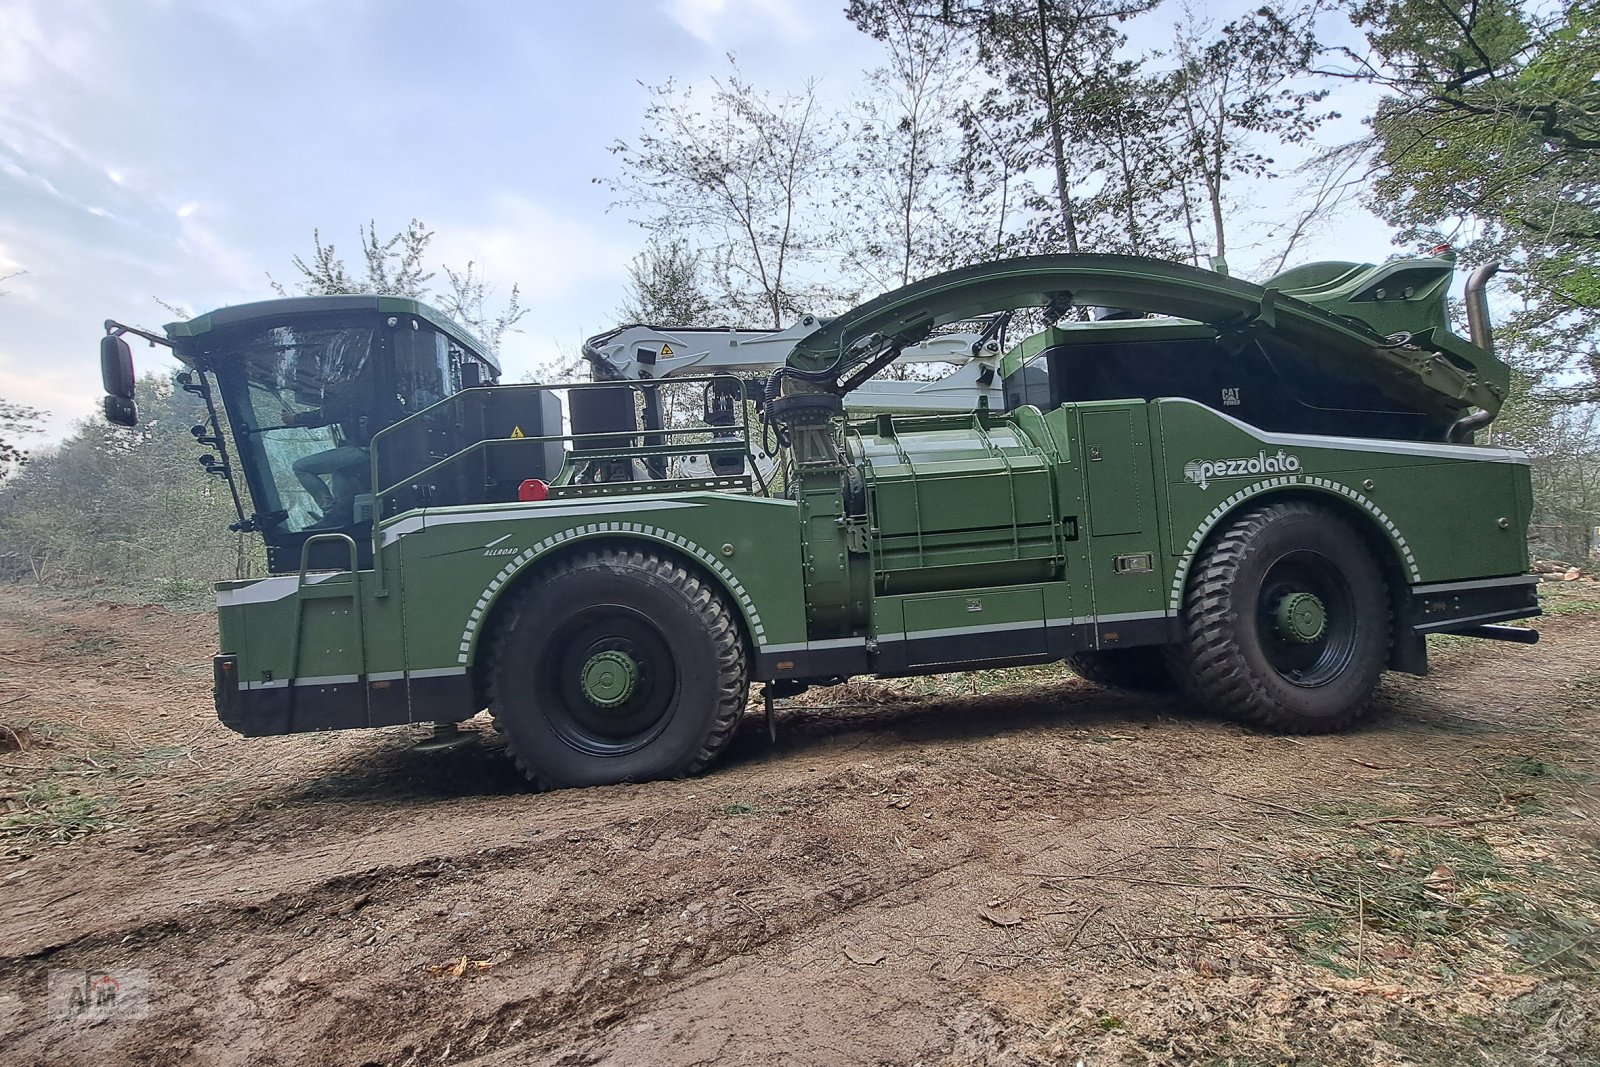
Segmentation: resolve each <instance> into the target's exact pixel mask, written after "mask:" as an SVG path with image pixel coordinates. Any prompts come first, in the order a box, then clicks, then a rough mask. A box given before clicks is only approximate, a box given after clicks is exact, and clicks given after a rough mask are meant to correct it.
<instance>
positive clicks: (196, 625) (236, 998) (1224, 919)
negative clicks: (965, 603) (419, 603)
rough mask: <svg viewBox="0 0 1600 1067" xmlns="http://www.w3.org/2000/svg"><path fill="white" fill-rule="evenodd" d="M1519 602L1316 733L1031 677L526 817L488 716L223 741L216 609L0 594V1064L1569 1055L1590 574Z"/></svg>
mask: <svg viewBox="0 0 1600 1067" xmlns="http://www.w3.org/2000/svg"><path fill="white" fill-rule="evenodd" d="M1555 592H1556V593H1557V594H1558V595H1557V598H1556V599H1554V600H1553V601H1552V602H1551V603H1550V605H1549V606H1551V607H1552V608H1554V609H1555V610H1556V612H1557V613H1555V614H1552V615H1551V616H1550V617H1547V618H1545V619H1543V620H1541V621H1540V629H1541V630H1542V631H1543V633H1544V635H1545V639H1544V641H1543V642H1541V643H1540V644H1539V645H1538V646H1536V647H1526V646H1520V645H1504V644H1490V643H1476V642H1469V641H1465V640H1462V639H1453V640H1446V641H1441V642H1440V643H1439V644H1438V645H1437V646H1436V647H1435V649H1434V654H1435V671H1434V674H1433V675H1432V676H1431V677H1429V678H1427V679H1416V678H1409V677H1400V676H1393V677H1391V678H1390V680H1388V681H1387V682H1386V683H1385V687H1384V691H1383V695H1382V699H1381V706H1380V709H1379V711H1378V714H1376V715H1375V716H1374V717H1373V719H1372V720H1371V721H1370V723H1368V724H1367V725H1365V726H1364V727H1363V728H1361V729H1359V730H1357V731H1356V732H1354V733H1350V734H1346V735H1343V736H1335V737H1313V738H1294V739H1289V738H1281V737H1271V736H1264V735H1261V734H1257V733H1253V732H1251V731H1248V730H1245V729H1242V728H1240V727H1237V726H1234V725H1232V724H1228V723H1224V722H1218V721H1214V720H1210V719H1206V718H1203V717H1197V716H1194V715H1190V714H1186V713H1185V709H1184V708H1183V707H1181V706H1180V705H1179V704H1177V703H1176V702H1174V701H1171V700H1163V699H1152V698H1146V697H1134V696H1130V695H1125V694H1120V693H1116V692H1112V691H1108V690H1102V689H1097V688H1095V687H1093V686H1091V685H1089V684H1087V683H1085V682H1081V681H1079V680H1077V679H1075V678H1073V677H1072V676H1071V675H1070V674H1068V673H1067V672H1065V671H1064V670H1062V669H1059V668H1049V669H1038V670H1029V671H1013V672H1008V673H993V674H990V673H982V674H969V675H960V676H955V677H952V678H948V679H943V680H938V681H933V680H923V681H912V682H903V683H893V684H868V685H852V686H846V687H840V688H836V689H831V690H820V691H816V692H813V693H810V694H807V695H806V696H805V697H802V698H799V699H798V700H796V701H791V702H787V703H786V704H785V705H784V706H783V707H782V710H780V713H779V722H778V729H779V739H778V742H777V744H776V745H772V744H770V743H769V741H768V738H767V732H766V727H765V724H764V722H763V721H762V719H761V717H760V716H759V715H757V714H751V715H750V716H749V717H748V718H747V719H746V721H745V723H744V724H743V726H742V728H741V730H740V732H739V735H738V737H737V738H736V740H735V742H734V746H733V749H732V751H731V753H730V754H729V757H728V758H727V759H725V760H724V761H723V762H722V763H721V764H720V765H719V766H718V767H716V768H715V769H714V770H713V771H712V773H710V774H708V775H706V776H705V777H703V778H699V779H694V780H690V781H681V782H667V783H655V784H650V785H643V786H622V787H612V788H604V789H591V790H581V791H570V792H564V793H555V794H546V795H539V794H534V793H531V792H528V791H527V790H526V789H525V788H524V787H523V786H522V785H521V784H520V782H519V781H518V779H517V778H516V776H515V775H514V773H513V771H512V770H511V768H510V767H509V765H508V763H507V761H506V760H505V759H504V756H503V753H502V752H501V751H500V750H499V749H498V748H497V747H496V745H495V742H494V736H495V735H494V733H493V731H492V730H491V728H490V727H489V725H488V723H487V722H486V721H483V720H481V719H480V720H474V721H473V722H472V723H470V724H468V725H469V727H471V728H472V729H473V730H474V731H475V735H474V738H473V740H472V743H471V744H469V745H467V746H466V747H464V748H461V749H457V750H455V751H452V752H449V753H446V754H433V755H427V754H423V753H419V752H416V751H413V750H411V748H410V746H411V744H412V743H413V742H415V741H416V740H417V739H418V737H419V733H418V732H417V731H415V730H411V729H407V728H402V729H397V730H389V731H377V732H361V733H348V734H342V735H321V736H309V737H299V738H274V739H265V740H246V739H242V738H239V737H236V736H234V735H233V734H231V733H229V732H228V731H227V730H225V729H223V728H222V727H221V726H220V725H219V724H218V723H217V722H216V719H215V716H214V713H213V711H212V709H211V706H210V656H211V654H212V651H213V646H214V636H213V633H212V628H211V627H212V620H211V619H210V617H209V616H205V615H174V614H170V613H168V612H167V611H166V610H164V609H161V608H156V607H144V606H137V605H126V604H122V605H114V604H103V603H94V602H90V601H87V600H81V599H64V598H43V597H40V596H38V595H33V594H26V593H24V592H21V591H19V590H17V589H16V588H0V724H4V728H0V801H3V804H0V1063H3V1064H35V1063H38V1064H54V1063H94V1064H168V1063H174V1064H175V1063H185V1064H187V1063H207V1064H210V1063H216V1064H323V1063H326V1064H442V1063H478V1064H524V1063H531V1064H601V1063H604V1064H649V1065H688V1064H703V1063H735V1064H740V1063H759V1064H776V1063H785V1064H788V1063H799V1064H994V1065H1001V1064H1006V1065H1010V1064H1065V1065H1073V1064H1080V1063H1081V1064H1085V1065H1088V1067H1097V1065H1109V1064H1146V1063H1149V1064H1167V1063H1178V1064H1217V1065H1223V1064H1228V1065H1246V1064H1251V1065H1254V1064H1282V1063H1294V1064H1327V1065H1333V1064H1352V1065H1353V1064H1452V1065H1453V1064H1477V1063H1481V1064H1497V1065H1498V1064H1528V1065H1534V1064H1540V1065H1543V1064H1594V1063H1600V979H1597V975H1600V789H1597V786H1596V782H1597V780H1600V779H1597V775H1600V766H1597V764H1596V757H1597V753H1600V748H1597V738H1600V729H1597V725H1596V721H1595V711H1596V707H1597V699H1600V655H1597V652H1600V587H1597V586H1595V585H1592V584H1587V583H1580V584H1579V586H1577V587H1569V586H1563V587H1560V588H1558V589H1557V590H1555ZM102 975H105V976H109V977H110V978H112V979H113V980H115V981H116V982H118V983H119V985H118V986H117V987H116V988H117V989H118V990H119V996H118V999H117V1000H115V1001H111V1002H109V1003H101V1002H97V1001H95V999H94V997H93V996H92V995H90V994H92V993H94V992H96V991H99V990H101V989H103V988H104V983H99V982H97V981H96V980H97V979H98V978H99V977H100V976H102ZM75 990H76V991H77V994H76V995H75V994H74V991H75ZM86 998H87V999H86ZM85 1004H87V1005H88V1006H87V1007H85ZM97 1004H98V1006H96V1005H97Z"/></svg>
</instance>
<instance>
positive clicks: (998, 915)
mask: <svg viewBox="0 0 1600 1067" xmlns="http://www.w3.org/2000/svg"><path fill="white" fill-rule="evenodd" d="M978 914H979V915H980V916H982V918H983V919H984V920H985V921H986V922H991V923H994V924H995V925H996V926H1017V925H1019V924H1020V923H1021V922H1022V913H1021V912H1019V911H1017V910H1016V909H1014V908H997V907H982V908H979V909H978Z"/></svg>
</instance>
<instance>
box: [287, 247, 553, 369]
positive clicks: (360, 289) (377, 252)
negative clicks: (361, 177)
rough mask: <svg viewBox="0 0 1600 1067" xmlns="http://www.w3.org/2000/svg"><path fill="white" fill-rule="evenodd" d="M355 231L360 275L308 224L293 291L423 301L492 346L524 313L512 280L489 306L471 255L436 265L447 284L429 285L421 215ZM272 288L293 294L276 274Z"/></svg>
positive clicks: (432, 274) (489, 291) (487, 289)
mask: <svg viewBox="0 0 1600 1067" xmlns="http://www.w3.org/2000/svg"><path fill="white" fill-rule="evenodd" d="M358 232H359V234H360V237H361V258H362V262H363V266H364V270H363V272H362V273H361V274H360V275H359V276H358V275H354V274H351V273H350V269H349V268H348V267H347V266H346V265H345V262H344V258H343V257H342V256H340V255H339V252H338V249H337V248H336V247H335V246H334V245H333V243H332V242H329V243H327V244H324V243H323V241H322V231H321V230H312V231H311V242H312V250H311V255H310V256H309V257H306V256H295V257H294V260H293V263H294V268H295V270H296V271H298V272H299V274H300V280H299V281H298V282H296V283H295V284H294V286H293V290H292V292H294V293H299V294H303V295H307V296H316V295H337V294H341V293H378V294H380V295H384V296H404V297H409V298H411V299H413V300H422V301H426V302H429V303H432V304H434V305H435V306H437V307H438V309H439V310H440V311H442V312H444V313H445V314H446V315H448V316H450V317H451V318H452V319H455V320H456V321H457V322H459V323H461V324H462V325H463V326H465V327H467V328H468V329H469V330H471V331H472V332H473V333H474V334H476V335H477V336H478V337H479V339H481V340H482V341H483V342H484V343H485V344H486V345H488V346H489V349H490V350H491V351H495V350H498V349H499V347H500V342H501V340H502V339H503V338H504V337H505V335H506V334H507V333H510V332H515V330H516V325H517V323H518V322H520V321H521V320H522V318H523V316H524V315H526V314H527V309H526V308H524V307H523V306H522V291H521V289H520V288H519V287H518V286H516V285H512V286H511V293H510V295H509V296H508V297H507V298H506V301H505V303H504V304H503V305H501V306H500V307H499V308H493V307H491V306H490V305H491V300H492V297H493V295H494V287H493V286H492V285H490V284H489V283H488V282H487V281H486V280H485V279H484V277H483V276H482V275H481V274H479V273H478V267H477V264H476V263H473V262H470V261H469V262H468V263H467V265H466V267H465V268H463V269H461V270H456V269H455V268H453V267H450V266H442V267H440V270H443V271H444V276H445V287H444V288H443V289H435V288H434V287H433V286H432V285H430V283H431V282H433V280H434V279H435V278H436V277H437V276H438V271H434V270H430V269H428V268H427V256H428V245H429V244H430V243H431V242H432V241H433V236H434V231H432V230H430V229H428V228H427V227H426V226H425V225H423V223H422V221H421V220H420V219H412V220H411V222H410V223H409V224H408V225H407V226H406V228H405V229H403V230H401V231H400V232H398V233H395V234H392V235H390V236H389V237H379V236H378V224H377V222H376V221H369V222H368V223H367V224H366V225H365V226H364V227H361V228H360V229H359V230H358ZM269 278H270V275H269ZM272 288H273V291H274V292H276V293H277V294H278V295H279V296H289V295H291V289H290V287H288V286H285V285H283V284H282V283H281V282H278V281H276V280H273V281H272Z"/></svg>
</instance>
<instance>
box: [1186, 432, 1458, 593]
mask: <svg viewBox="0 0 1600 1067" xmlns="http://www.w3.org/2000/svg"><path fill="white" fill-rule="evenodd" d="M1207 410H1210V409H1209V408H1208V409H1207ZM1240 425H1241V426H1242V425H1243V423H1241V424H1240ZM1458 447H1470V446H1458ZM1286 485H1310V486H1315V487H1316V488H1318V489H1323V490H1326V491H1328V492H1332V493H1337V494H1338V495H1340V496H1342V497H1345V498H1346V499H1348V500H1350V501H1352V502H1354V503H1356V504H1358V505H1360V506H1361V507H1362V508H1363V509H1364V510H1366V511H1367V512H1368V513H1369V514H1371V515H1372V517H1373V518H1375V519H1377V520H1378V524H1379V525H1380V526H1382V527H1383V529H1384V532H1385V533H1387V534H1388V535H1389V540H1390V541H1392V542H1393V543H1394V546H1395V549H1396V550H1397V551H1398V552H1399V553H1400V557H1401V559H1402V560H1403V561H1404V563H1405V566H1406V570H1407V571H1409V572H1410V575H1411V581H1412V582H1413V583H1416V582H1417V581H1418V580H1420V579H1421V577H1422V574H1421V571H1420V570H1419V569H1418V567H1417V557H1416V554H1415V553H1414V552H1412V550H1411V544H1410V542H1408V541H1407V540H1406V537H1405V534H1403V533H1401V532H1400V528H1399V527H1398V526H1396V525H1395V524H1394V520H1393V519H1391V518H1389V516H1388V515H1386V514H1384V511H1383V509H1382V508H1380V507H1378V505H1376V504H1374V503H1373V502H1372V501H1371V500H1368V499H1367V497H1366V496H1365V495H1363V494H1361V493H1359V492H1357V491H1356V490H1354V489H1352V488H1350V487H1349V486H1348V485H1345V484H1344V483H1342V482H1336V481H1334V480H1333V479H1331V478H1323V477H1319V476H1317V475H1309V474H1307V475H1300V474H1289V475H1284V476H1283V477H1279V478H1267V479H1264V480H1262V481H1259V482H1253V483H1251V484H1250V485H1247V486H1245V487H1244V488H1242V489H1239V490H1237V491H1235V492H1234V493H1233V494H1232V495H1231V496H1229V497H1227V498H1226V499H1224V500H1223V501H1222V503H1220V504H1218V505H1217V506H1216V507H1214V508H1212V509H1211V513H1210V514H1209V515H1207V516H1206V517H1205V518H1204V519H1202V520H1201V521H1200V525H1199V526H1198V527H1196V528H1195V531H1194V533H1193V534H1191V535H1190V537H1189V541H1188V543H1187V544H1185V545H1184V546H1183V554H1182V556H1181V557H1180V558H1179V560H1178V565H1177V567H1176V568H1174V569H1173V573H1172V594H1171V599H1170V601H1169V605H1170V607H1171V609H1172V611H1173V612H1177V611H1179V610H1180V609H1181V608H1182V606H1183V590H1184V586H1185V585H1186V584H1187V582H1188V578H1189V568H1190V567H1191V566H1192V565H1193V564H1194V556H1195V553H1196V552H1198V551H1199V550H1200V545H1201V543H1202V542H1204V541H1205V539H1206V535H1207V534H1209V533H1210V532H1211V530H1212V528H1213V527H1215V526H1216V525H1217V523H1218V522H1220V521H1221V520H1222V518H1223V516H1225V515H1227V514H1229V513H1230V512H1232V511H1233V510H1234V508H1235V507H1236V506H1237V505H1239V504H1241V503H1243V502H1244V501H1245V500H1248V499H1249V498H1250V497H1253V496H1256V495H1257V494H1260V493H1264V492H1266V491H1267V490H1269V489H1277V488H1280V487H1282V486H1286Z"/></svg>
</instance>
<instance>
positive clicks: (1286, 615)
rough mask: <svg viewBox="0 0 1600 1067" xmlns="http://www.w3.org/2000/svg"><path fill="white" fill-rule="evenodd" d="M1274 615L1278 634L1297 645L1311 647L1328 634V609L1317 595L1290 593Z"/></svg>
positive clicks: (1279, 602)
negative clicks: (1310, 645)
mask: <svg viewBox="0 0 1600 1067" xmlns="http://www.w3.org/2000/svg"><path fill="white" fill-rule="evenodd" d="M1273 615H1274V618H1273V621H1274V623H1275V624H1276V626H1277V630H1278V633H1279V634H1280V635H1281V636H1282V637H1284V638H1285V639H1286V640H1289V641H1293V642H1295V643H1297V644H1302V645H1309V644H1311V643H1312V642H1314V641H1319V640H1321V639H1322V636H1323V634H1325V633H1327V632H1328V609H1327V608H1326V607H1325V606H1323V603H1322V599H1321V598H1320V597H1318V596H1317V595H1316V594H1315V593H1290V594H1289V595H1288V596H1286V597H1284V598H1283V599H1282V600H1280V601H1278V607H1277V610H1276V611H1275V612H1274V613H1273Z"/></svg>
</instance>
